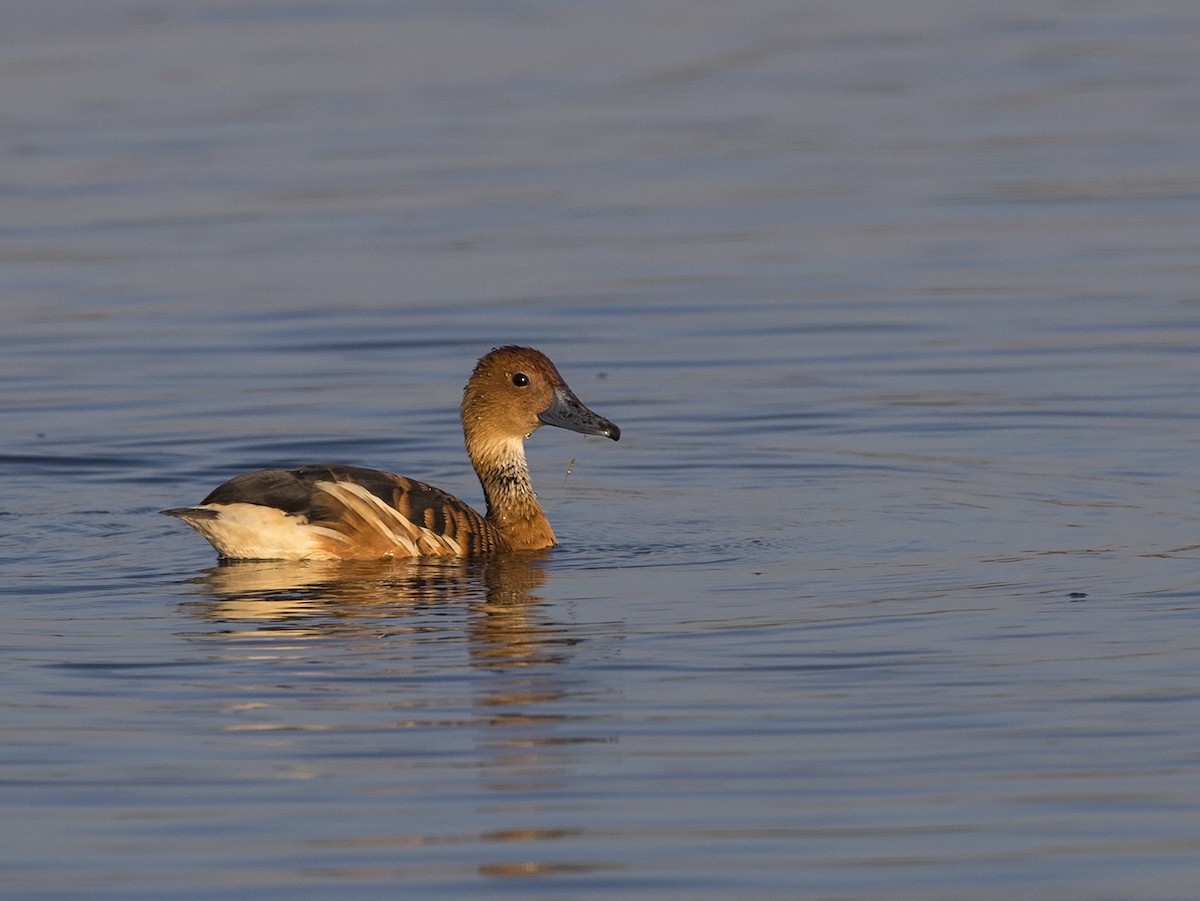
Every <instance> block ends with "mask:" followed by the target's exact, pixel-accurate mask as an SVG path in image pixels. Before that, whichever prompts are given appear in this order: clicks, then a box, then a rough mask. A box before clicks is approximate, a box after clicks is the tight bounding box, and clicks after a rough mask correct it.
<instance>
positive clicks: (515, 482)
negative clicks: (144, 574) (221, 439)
mask: <svg viewBox="0 0 1200 901" xmlns="http://www.w3.org/2000/svg"><path fill="white" fill-rule="evenodd" d="M460 412H461V418H462V429H463V438H464V441H465V443H466V449H467V456H468V457H469V458H470V460H471V465H472V466H473V467H474V469H475V473H476V475H477V476H478V477H479V482H480V484H481V485H482V486H483V495H484V500H485V502H486V505H487V508H486V512H485V513H484V514H480V513H479V512H478V511H476V510H475V509H474V508H473V507H471V506H470V505H469V504H467V503H466V502H465V501H462V500H459V499H458V498H457V497H455V496H454V495H452V494H449V493H447V492H445V491H442V490H441V489H439V488H435V487H433V486H432V485H427V484H425V483H424V482H419V481H417V480H415V479H410V478H407V477H405V476H400V475H395V474H393V473H390V472H383V471H381V470H375V469H366V468H363V467H360V466H349V465H343V464H338V463H318V464H312V465H308V466H302V467H300V468H297V469H260V470H255V471H253V472H247V473H243V474H242V475H238V476H235V477H233V478H232V479H230V480H229V481H227V482H225V483H224V484H222V485H219V486H218V487H217V488H215V489H213V491H212V492H211V493H210V494H209V495H208V496H207V497H206V498H204V500H202V501H201V502H200V503H199V504H197V505H195V506H192V507H176V508H172V509H169V510H163V511H162V512H163V514H165V515H167V516H172V517H175V518H177V519H180V520H183V522H185V523H187V524H188V525H189V526H191V527H192V528H194V529H195V530H196V531H197V532H199V533H200V534H201V535H202V536H203V537H204V538H205V539H207V540H208V542H209V544H211V545H212V546H213V547H214V548H215V549H216V551H217V554H218V556H219V557H220V558H221V560H223V561H237V560H295V561H300V560H326V561H331V560H380V559H384V558H389V557H390V558H421V557H476V556H481V555H486V554H497V553H504V552H520V551H537V550H542V549H545V548H550V547H554V546H555V545H556V544H557V543H558V541H557V538H556V537H555V534H554V530H553V529H552V528H551V527H550V522H549V520H548V519H547V518H546V513H545V511H544V510H543V509H542V506H541V504H540V503H539V502H538V498H537V495H536V494H535V493H534V490H533V482H532V480H531V478H530V474H529V466H528V464H527V463H526V459H525V439H527V438H529V437H530V436H531V435H532V434H533V432H534V431H536V430H537V429H538V428H540V427H541V426H544V425H548V426H557V427H558V428H563V429H568V430H570V431H573V432H579V433H581V434H583V435H598V436H603V437H605V438H611V439H612V440H613V441H618V440H620V438H621V430H620V429H619V428H618V427H617V426H616V425H615V424H613V423H612V422H610V421H609V420H607V419H605V418H604V417H603V416H600V415H598V414H596V413H593V412H592V411H591V410H589V409H588V408H587V407H586V406H584V404H583V402H582V401H580V400H579V398H578V397H576V396H575V393H574V392H573V391H572V390H571V389H570V387H568V385H567V383H566V381H565V380H564V379H563V377H562V376H561V375H560V374H559V372H558V369H557V368H555V366H554V364H553V363H552V362H551V361H550V359H549V358H548V357H547V356H546V355H545V354H544V353H542V352H541V351H539V350H535V349H534V348H532V347H519V346H515V345H506V346H503V347H497V348H494V349H493V350H492V351H491V352H489V353H487V354H485V355H484V356H483V357H481V358H480V360H479V361H478V363H476V365H475V369H474V371H473V372H472V373H471V377H470V378H469V379H468V380H467V384H466V387H465V388H464V389H463V397H462V405H461V409H460Z"/></svg>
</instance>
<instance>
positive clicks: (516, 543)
mask: <svg viewBox="0 0 1200 901" xmlns="http://www.w3.org/2000/svg"><path fill="white" fill-rule="evenodd" d="M467 453H468V454H469V455H470V457H471V463H472V465H474V467H475V472H476V473H477V474H478V476H479V483H480V484H481V485H482V486H483V496H484V499H485V500H486V501H487V520H488V522H490V523H491V524H492V525H493V526H495V527H496V528H497V529H498V530H499V531H500V532H501V534H503V535H504V537H505V539H506V540H507V541H508V543H509V545H510V546H511V547H513V548H514V549H516V550H533V549H535V548H544V547H553V546H554V545H555V544H556V543H557V542H556V541H555V538H554V531H553V530H552V529H551V528H550V522H549V521H548V520H547V519H546V514H545V512H544V511H543V510H542V505H541V504H539V503H538V499H537V495H536V494H535V493H534V490H533V482H532V480H531V479H530V478H529V465H528V464H527V463H526V462H525V443H524V441H522V440H521V439H520V438H515V439H509V440H498V441H492V442H483V443H479V442H472V441H471V440H470V436H468V441H467Z"/></svg>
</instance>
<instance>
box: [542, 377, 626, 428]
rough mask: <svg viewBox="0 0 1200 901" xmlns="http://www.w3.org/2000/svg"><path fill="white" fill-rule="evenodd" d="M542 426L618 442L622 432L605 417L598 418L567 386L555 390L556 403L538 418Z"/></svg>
mask: <svg viewBox="0 0 1200 901" xmlns="http://www.w3.org/2000/svg"><path fill="white" fill-rule="evenodd" d="M538 420H539V421H540V422H541V423H542V425H553V426H558V427H559V428H560V429H570V430H571V431H572V432H579V433H581V434H583V435H603V436H604V437H605V438H611V439H612V440H613V441H618V440H620V438H621V430H620V429H619V428H617V427H616V426H615V425H614V424H613V423H611V422H609V421H608V420H607V419H605V418H604V417H603V416H598V415H597V414H595V413H593V412H592V411H591V410H589V409H588V408H587V407H585V406H584V405H583V402H582V401H581V400H580V399H579V398H578V397H576V396H575V394H574V393H573V392H572V391H571V389H570V388H568V387H567V386H566V385H559V386H558V387H557V388H555V389H554V402H553V403H552V404H550V406H549V407H547V408H546V409H545V410H543V411H542V412H541V414H540V415H539V416H538Z"/></svg>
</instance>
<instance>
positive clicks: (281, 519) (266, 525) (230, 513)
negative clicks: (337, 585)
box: [185, 504, 341, 560]
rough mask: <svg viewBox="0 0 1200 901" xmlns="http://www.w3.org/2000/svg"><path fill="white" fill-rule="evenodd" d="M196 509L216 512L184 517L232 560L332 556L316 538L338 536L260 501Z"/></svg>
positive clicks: (326, 557)
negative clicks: (214, 514) (201, 515)
mask: <svg viewBox="0 0 1200 901" xmlns="http://www.w3.org/2000/svg"><path fill="white" fill-rule="evenodd" d="M196 509H198V510H211V511H213V512H215V513H216V514H217V516H216V517H215V518H213V517H194V518H193V517H185V520H186V522H188V524H190V525H191V526H192V527H193V528H194V529H195V530H196V531H197V532H199V533H200V534H201V535H203V536H204V537H205V538H207V539H208V542H209V544H211V545H212V546H213V547H215V548H216V549H217V552H218V553H219V554H221V556H223V557H230V558H233V559H235V560H319V559H336V558H335V557H331V556H330V554H329V553H328V552H326V551H324V550H323V549H322V548H321V546H320V543H319V542H318V541H317V537H318V536H323V537H326V538H339V537H341V536H339V535H338V534H337V533H336V532H333V531H332V530H331V529H323V528H320V527H318V526H313V525H311V524H309V522H308V520H307V519H305V518H304V517H302V516H292V515H291V514H288V513H284V512H283V511H282V510H277V509H275V508H274V507H264V506H262V505H261V504H205V505H203V506H201V507H197V508H196Z"/></svg>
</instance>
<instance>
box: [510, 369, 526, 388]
mask: <svg viewBox="0 0 1200 901" xmlns="http://www.w3.org/2000/svg"><path fill="white" fill-rule="evenodd" d="M512 383H513V384H514V385H516V386H517V387H518V388H524V387H525V386H526V385H528V384H529V376H527V375H526V374H525V373H523V372H516V373H513V377H512Z"/></svg>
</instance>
